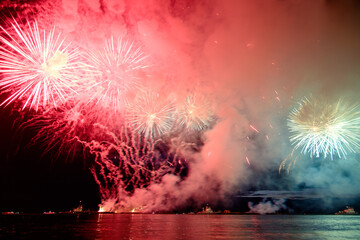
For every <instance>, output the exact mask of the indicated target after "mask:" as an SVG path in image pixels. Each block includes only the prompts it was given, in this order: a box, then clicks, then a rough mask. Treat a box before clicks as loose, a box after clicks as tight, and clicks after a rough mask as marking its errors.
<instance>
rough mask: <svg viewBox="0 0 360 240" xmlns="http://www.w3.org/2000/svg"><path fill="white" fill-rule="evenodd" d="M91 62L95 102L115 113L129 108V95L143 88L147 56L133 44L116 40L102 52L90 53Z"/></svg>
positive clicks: (106, 45) (108, 42) (122, 39)
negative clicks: (142, 79)
mask: <svg viewBox="0 0 360 240" xmlns="http://www.w3.org/2000/svg"><path fill="white" fill-rule="evenodd" d="M88 56H89V57H88V59H89V61H90V65H92V66H93V67H94V68H95V69H96V71H97V73H96V76H95V83H94V84H93V85H92V87H91V91H93V92H94V96H93V99H95V100H96V102H97V103H101V104H102V105H103V106H104V107H110V108H113V109H114V110H115V112H116V111H117V110H119V109H121V108H122V107H124V105H127V103H128V99H127V94H128V93H129V92H130V91H131V90H137V89H139V88H140V85H141V84H140V79H141V78H142V77H143V76H142V75H143V72H142V70H143V69H145V68H148V67H149V65H148V64H147V63H146V59H147V58H148V56H147V55H146V54H144V52H142V50H141V48H140V47H137V46H136V45H135V44H134V42H132V41H130V40H127V39H124V38H118V39H117V40H114V38H113V37H111V38H110V39H108V40H107V41H106V44H105V47H104V49H103V50H102V51H96V52H95V51H89V53H88Z"/></svg>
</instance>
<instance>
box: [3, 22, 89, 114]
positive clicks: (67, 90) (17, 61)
mask: <svg viewBox="0 0 360 240" xmlns="http://www.w3.org/2000/svg"><path fill="white" fill-rule="evenodd" d="M10 25H11V27H10V28H9V29H8V30H7V29H5V28H4V27H1V26H0V29H1V30H2V32H3V33H2V35H1V36H0V41H1V43H2V46H1V47H0V73H1V74H2V79H1V81H0V88H1V89H2V90H3V91H7V92H10V96H8V97H7V98H6V99H5V100H4V101H3V102H2V103H1V105H5V106H6V105H8V104H10V103H12V102H15V101H23V102H24V103H23V109H25V108H33V109H35V110H36V111H37V110H39V108H40V107H45V106H47V105H53V106H55V107H56V106H57V105H58V103H59V102H60V103H62V102H64V101H65V100H66V99H67V98H69V97H70V96H71V95H73V94H74V93H76V90H75V89H77V88H78V87H79V86H80V85H81V84H80V82H81V81H80V80H81V79H82V78H81V76H80V75H79V74H80V73H81V72H82V71H83V67H84V66H83V65H82V63H81V61H80V51H78V49H77V48H71V46H70V43H69V44H65V39H64V38H62V36H61V34H60V33H56V32H55V28H52V29H51V30H50V31H45V30H40V29H39V27H38V24H37V22H36V21H34V22H29V21H27V22H26V24H24V26H20V24H19V23H18V22H17V21H16V20H14V21H13V22H12V23H11V24H10Z"/></svg>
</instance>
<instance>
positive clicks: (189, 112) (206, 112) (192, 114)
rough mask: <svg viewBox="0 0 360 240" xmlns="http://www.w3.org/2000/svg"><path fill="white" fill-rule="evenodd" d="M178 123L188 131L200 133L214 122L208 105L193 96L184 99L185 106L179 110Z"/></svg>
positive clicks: (203, 100)
mask: <svg viewBox="0 0 360 240" xmlns="http://www.w3.org/2000/svg"><path fill="white" fill-rule="evenodd" d="M179 113H180V114H179V119H180V121H179V123H180V125H181V126H185V127H186V128H187V129H189V130H195V131H202V130H205V129H207V128H208V127H209V126H210V124H211V123H212V122H213V121H214V114H213V112H212V111H211V108H210V104H209V103H208V102H207V101H205V99H204V98H200V97H198V96H196V95H195V94H193V95H190V96H188V97H186V100H185V104H184V105H183V106H182V107H181V108H180V110H179Z"/></svg>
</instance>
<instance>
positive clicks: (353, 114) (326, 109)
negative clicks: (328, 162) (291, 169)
mask: <svg viewBox="0 0 360 240" xmlns="http://www.w3.org/2000/svg"><path fill="white" fill-rule="evenodd" d="M288 127H289V130H290V133H291V134H292V135H291V136H290V141H291V142H292V144H293V145H294V148H295V149H298V148H301V152H302V153H304V154H306V153H310V157H317V158H318V157H320V155H323V156H324V158H326V157H327V156H328V155H330V157H331V158H333V156H334V155H337V156H338V157H339V158H341V157H346V155H347V154H348V152H351V153H354V152H357V151H359V149H360V111H359V106H358V105H349V104H346V103H344V102H343V101H342V100H338V101H337V102H335V103H333V104H329V103H327V102H325V101H323V100H317V99H312V98H311V99H307V98H305V99H304V100H303V101H301V102H300V103H299V107H297V108H295V109H293V110H292V112H291V113H290V115H289V118H288Z"/></svg>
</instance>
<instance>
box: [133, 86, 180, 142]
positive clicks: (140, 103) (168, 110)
mask: <svg viewBox="0 0 360 240" xmlns="http://www.w3.org/2000/svg"><path fill="white" fill-rule="evenodd" d="M165 101H166V100H163V99H161V98H160V96H159V94H157V93H144V94H142V95H140V96H138V97H137V98H136V100H135V104H134V106H133V107H131V109H130V115H129V117H130V119H131V125H132V126H133V127H134V129H135V131H136V132H138V133H139V134H143V135H145V136H146V137H150V138H156V137H158V136H161V135H163V134H164V133H166V132H169V131H170V130H171V128H172V126H173V123H174V111H175V108H174V104H173V103H172V101H170V102H165Z"/></svg>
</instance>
